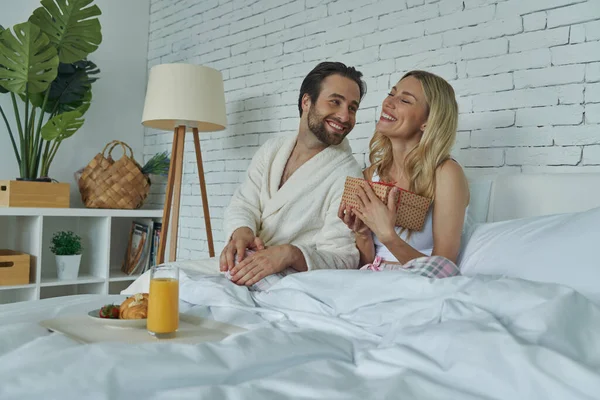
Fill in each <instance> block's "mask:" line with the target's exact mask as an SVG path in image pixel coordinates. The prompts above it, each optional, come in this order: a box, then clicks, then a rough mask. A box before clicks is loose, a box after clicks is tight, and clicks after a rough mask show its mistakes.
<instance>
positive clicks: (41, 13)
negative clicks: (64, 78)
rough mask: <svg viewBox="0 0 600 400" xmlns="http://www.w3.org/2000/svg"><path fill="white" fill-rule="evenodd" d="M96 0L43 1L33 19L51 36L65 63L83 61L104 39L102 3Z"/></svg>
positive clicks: (30, 18) (30, 19) (31, 19)
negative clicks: (95, 2) (99, 16)
mask: <svg viewBox="0 0 600 400" xmlns="http://www.w3.org/2000/svg"><path fill="white" fill-rule="evenodd" d="M92 1H93V0H42V1H41V3H42V7H39V8H37V9H36V10H35V11H34V12H33V15H32V16H31V17H29V21H31V22H33V23H34V24H36V25H37V26H39V27H40V28H41V29H42V31H43V32H44V33H46V34H47V35H48V37H49V38H50V41H51V42H52V43H53V44H54V45H55V46H56V48H57V50H58V57H59V58H60V61H61V62H63V63H73V62H75V61H79V60H82V59H84V58H86V57H87V56H88V54H90V53H93V52H94V51H96V49H97V48H98V45H100V43H101V42H102V32H101V27H100V21H99V20H98V18H92V17H96V16H98V15H100V14H102V12H101V11H100V9H99V8H98V6H96V5H93V6H90V7H86V6H88V5H89V4H90V3H92Z"/></svg>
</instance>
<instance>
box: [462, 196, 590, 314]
mask: <svg viewBox="0 0 600 400" xmlns="http://www.w3.org/2000/svg"><path fill="white" fill-rule="evenodd" d="M598 246H600V207H599V208H594V209H592V210H589V211H585V212H579V213H570V214H557V215H549V216H543V217H534V218H523V219H516V220H510V221H502V222H492V223H483V224H479V225H477V226H476V227H475V229H474V230H473V233H472V235H471V236H470V238H469V239H468V241H467V243H466V246H465V248H464V251H463V252H462V253H461V256H460V258H459V260H458V265H459V267H460V270H461V273H462V274H463V275H466V276H472V275H478V274H481V275H502V276H507V277H515V278H522V279H527V280H531V281H537V282H547V283H558V284H563V285H566V286H569V287H571V288H573V289H575V290H577V291H578V292H580V293H581V294H583V295H585V296H587V297H589V298H590V299H592V300H593V301H595V302H596V303H600V257H599V256H598V253H597V249H598Z"/></svg>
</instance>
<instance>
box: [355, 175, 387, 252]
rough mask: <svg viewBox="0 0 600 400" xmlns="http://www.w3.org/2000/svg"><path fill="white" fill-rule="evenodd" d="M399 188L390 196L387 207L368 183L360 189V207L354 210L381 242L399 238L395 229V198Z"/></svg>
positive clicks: (358, 197) (358, 195) (358, 196)
mask: <svg viewBox="0 0 600 400" xmlns="http://www.w3.org/2000/svg"><path fill="white" fill-rule="evenodd" d="M397 194H398V188H395V187H394V188H393V189H392V190H390V193H389V194H388V201H387V205H385V204H384V203H383V201H381V200H380V199H379V198H378V197H377V195H376V194H375V192H373V189H372V188H371V186H370V185H369V184H368V183H365V184H364V185H362V186H361V187H359V191H358V193H357V195H356V197H357V201H358V204H359V206H358V207H357V208H356V209H354V210H353V211H354V213H355V214H356V215H357V216H358V219H359V220H360V221H361V222H362V223H364V224H365V225H366V226H367V227H368V228H369V229H370V230H371V231H372V232H373V233H374V234H375V235H376V236H377V237H378V238H379V239H380V240H381V241H384V240H386V239H388V238H392V237H394V236H398V234H397V233H396V230H395V229H394V221H395V220H396V203H395V201H394V200H395V198H396V196H397Z"/></svg>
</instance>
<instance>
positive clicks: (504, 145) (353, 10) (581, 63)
mask: <svg viewBox="0 0 600 400" xmlns="http://www.w3.org/2000/svg"><path fill="white" fill-rule="evenodd" d="M323 60H339V61H342V62H345V63H348V64H351V65H354V66H357V67H358V68H359V69H360V70H361V71H362V72H363V73H364V75H365V80H366V82H367V85H368V94H367V96H366V97H365V99H364V101H363V103H362V104H361V109H360V111H359V114H358V117H357V121H358V123H357V125H356V127H355V129H354V131H353V132H352V133H351V134H350V141H351V144H352V146H353V150H354V153H355V156H356V158H357V160H359V162H361V163H363V164H364V162H365V160H366V154H368V142H369V138H370V137H371V135H372V133H373V127H374V123H375V120H376V118H377V115H378V113H379V106H380V104H381V101H382V99H383V98H384V96H385V95H386V93H387V91H388V89H389V87H390V85H393V84H394V83H395V82H396V81H397V80H398V79H399V78H400V77H401V75H402V74H403V73H404V72H406V71H407V70H409V69H417V68H420V69H426V70H429V71H432V72H435V73H438V74H440V75H441V76H443V77H444V78H446V79H447V80H448V81H450V83H451V84H452V85H453V86H454V88H455V91H456V93H457V96H458V102H459V106H460V111H461V115H460V121H459V132H458V136H457V143H456V146H455V149H454V155H455V157H456V158H457V159H458V160H459V161H460V162H461V163H462V165H463V166H464V167H465V170H466V171H467V174H468V175H470V176H481V175H489V174H495V173H504V172H510V173H515V172H544V171H549V172H592V171H594V172H600V1H598V0H464V1H463V0H378V1H375V0H337V1H332V0H254V1H246V0H152V6H151V23H150V32H149V46H148V67H152V66H153V65H156V64H160V63H166V62H191V63H198V64H203V65H208V66H212V67H214V68H217V69H219V70H220V71H221V72H222V73H223V77H224V80H225V89H226V99H227V112H228V127H227V130H225V131H223V132H215V133H211V134H203V135H202V136H201V137H202V149H203V156H204V168H205V174H206V181H207V184H208V195H209V204H210V210H211V217H212V225H213V234H214V237H215V240H216V250H217V252H220V250H221V248H222V246H223V244H224V240H225V238H224V237H223V236H222V231H221V225H222V218H223V213H224V208H225V206H226V205H227V204H228V202H229V199H230V197H231V195H232V194H233V192H234V190H235V188H236V187H237V186H238V184H239V182H241V181H242V180H243V179H244V176H245V171H246V169H247V168H248V165H249V163H250V159H251V158H252V156H253V154H254V153H255V152H256V150H257V149H258V147H259V146H260V145H261V144H262V143H264V142H265V141H266V140H268V139H269V138H271V137H273V136H274V135H293V134H295V132H296V129H297V126H298V114H297V112H298V111H297V96H298V89H299V87H300V83H301V81H302V78H303V77H304V76H305V75H306V73H308V71H309V70H310V69H312V67H314V66H315V65H316V64H317V63H318V62H320V61H323ZM171 139H172V138H171V135H169V134H164V133H162V132H156V131H152V130H147V132H146V138H145V155H146V157H149V156H151V155H153V154H155V153H156V152H159V151H163V150H170V149H171ZM190 139H191V138H188V141H187V143H186V157H185V166H184V168H185V176H184V188H183V199H182V210H181V215H182V217H183V218H182V219H181V229H180V237H181V240H180V242H179V243H180V246H179V257H180V258H200V257H204V256H206V254H207V244H206V233H205V232H204V221H203V219H202V216H201V215H202V211H201V198H200V186H199V184H198V177H197V170H196V166H195V159H194V156H193V143H192V141H191V140H190ZM164 191H165V186H164V181H163V182H160V181H156V184H155V185H153V191H152V195H151V197H150V200H149V201H150V202H155V203H162V198H163V196H164Z"/></svg>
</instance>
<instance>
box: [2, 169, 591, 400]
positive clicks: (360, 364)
mask: <svg viewBox="0 0 600 400" xmlns="http://www.w3.org/2000/svg"><path fill="white" fill-rule="evenodd" d="M471 193H472V199H471V205H470V207H469V215H468V223H467V226H466V227H465V233H464V236H463V248H462V250H461V258H460V265H461V269H462V272H463V276H459V277H454V278H448V279H443V280H437V281H435V280H429V279H426V278H422V277H417V276H414V275H411V274H406V273H402V272H398V271H387V272H371V271H314V272H310V273H305V274H295V275H291V276H288V277H286V278H285V279H283V280H281V281H280V282H279V283H278V284H276V285H275V286H274V287H273V288H271V290H269V291H267V292H255V293H250V292H248V291H247V290H246V289H244V288H240V287H237V286H235V285H233V284H231V283H230V282H228V281H227V280H226V279H225V278H224V277H223V276H221V275H211V274H206V273H205V272H206V271H203V270H202V265H201V263H200V262H198V263H197V264H194V263H190V262H188V263H181V264H180V265H181V266H182V267H183V268H184V271H185V274H184V276H183V278H182V280H181V292H180V293H181V298H182V311H183V312H184V313H185V314H186V315H190V316H195V317H200V318H205V319H207V320H211V321H217V322H221V323H229V324H233V325H236V326H239V327H242V328H244V329H245V331H243V332H239V333H234V334H231V335H229V336H227V337H226V338H225V339H223V340H220V341H210V342H204V343H199V344H193V345H190V344H181V343H171V342H161V343H139V344H126V343H94V344H85V345H84V344H81V343H78V342H77V341H75V340H73V339H72V338H70V337H67V336H65V335H62V334H59V333H50V332H49V331H48V330H47V329H45V328H43V327H42V326H40V325H39V321H42V320H45V319H48V318H53V317H57V316H68V315H77V314H82V313H86V312H87V311H88V310H91V309H94V308H97V307H98V306H100V305H103V304H106V303H109V302H113V301H119V300H122V299H124V296H100V295H85V296H70V297H63V298H53V299H46V300H41V301H35V302H24V303H16V304H9V305H3V306H0V399H34V398H35V399H39V398H44V399H54V398H57V399H71V398H73V399H82V398H85V399H131V398H144V399H188V398H189V399H200V398H202V399H282V398H294V399H384V398H394V399H395V398H403V399H478V400H479V399H544V400H548V399H565V400H566V399H569V400H574V399H598V398H600V334H598V332H600V307H599V306H600V283H599V282H600V262H598V261H596V259H597V256H594V253H595V248H596V246H597V245H598V243H600V240H599V239H600V228H598V226H600V225H599V224H600V208H599V206H600V174H568V175H567V174H565V175H561V174H552V175H503V176H497V177H495V178H491V179H480V180H476V181H473V182H472V184H471ZM194 265H195V266H196V267H197V268H196V267H195V266H194ZM138 283H139V282H138ZM134 284H135V282H134Z"/></svg>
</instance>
